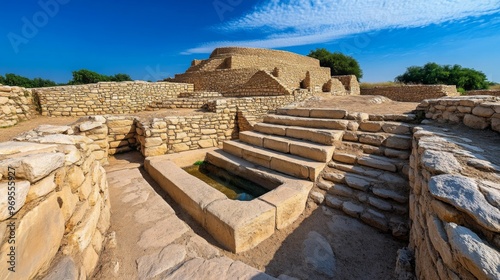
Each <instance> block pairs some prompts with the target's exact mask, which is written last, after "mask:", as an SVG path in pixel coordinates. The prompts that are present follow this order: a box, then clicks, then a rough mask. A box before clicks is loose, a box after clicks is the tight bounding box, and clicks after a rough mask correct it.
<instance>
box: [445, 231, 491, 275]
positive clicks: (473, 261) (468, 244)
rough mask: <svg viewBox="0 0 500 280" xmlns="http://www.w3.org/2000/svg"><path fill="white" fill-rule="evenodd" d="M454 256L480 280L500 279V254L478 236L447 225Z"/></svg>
mask: <svg viewBox="0 0 500 280" xmlns="http://www.w3.org/2000/svg"><path fill="white" fill-rule="evenodd" d="M446 232H447V234H448V238H449V242H450V246H451V248H452V250H453V255H454V257H455V259H456V260H458V262H460V263H461V264H462V265H463V266H464V267H465V268H467V270H469V271H470V272H471V273H472V274H474V276H475V277H477V278H478V279H500V269H499V268H500V254H499V253H498V251H497V250H495V249H494V248H492V247H490V246H489V245H487V244H486V243H485V242H484V241H482V240H481V238H479V236H478V235H477V234H475V233H474V232H472V231H471V230H469V229H468V228H465V227H461V226H458V225H456V224H453V223H451V224H447V225H446Z"/></svg>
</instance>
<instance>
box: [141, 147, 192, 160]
mask: <svg viewBox="0 0 500 280" xmlns="http://www.w3.org/2000/svg"><path fill="white" fill-rule="evenodd" d="M188 149H189V147H188ZM167 151H168V148H167V144H162V145H160V146H157V147H150V148H146V149H144V156H145V157H154V156H161V155H165V154H166V153H167Z"/></svg>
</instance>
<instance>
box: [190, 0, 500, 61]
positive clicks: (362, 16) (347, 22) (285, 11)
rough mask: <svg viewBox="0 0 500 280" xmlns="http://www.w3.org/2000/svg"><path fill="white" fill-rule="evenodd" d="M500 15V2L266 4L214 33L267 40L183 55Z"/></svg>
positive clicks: (209, 46)
mask: <svg viewBox="0 0 500 280" xmlns="http://www.w3.org/2000/svg"><path fill="white" fill-rule="evenodd" d="M499 11H500V0H476V1H472V0H436V1H429V0H414V1H405V0H285V1H280V0H271V1H268V2H267V3H263V4H261V5H260V6H257V7H255V8H254V9H253V11H251V12H250V13H248V14H246V15H244V16H243V17H241V18H239V19H236V20H233V21H229V22H227V23H225V24H222V25H220V26H218V27H217V30H219V31H221V32H237V31H249V30H254V31H257V32H258V33H259V34H268V35H262V37H263V38H262V39H257V40H248V41H231V42H211V43H206V44H204V45H202V46H199V47H197V48H193V49H189V50H187V51H186V53H208V52H211V51H212V50H213V49H214V48H215V47H218V46H225V45H226V46H227V45H231V46H247V47H264V48H279V47H290V46H299V45H307V44H313V43H324V42H328V41H331V40H334V39H337V38H340V37H344V36H348V35H353V34H358V33H362V32H369V31H375V30H382V29H394V28H414V27H424V26H428V25H431V24H440V23H444V22H449V21H454V20H461V19H465V18H468V17H474V16H482V15H487V14H492V13H496V12H499ZM269 34H271V35H269Z"/></svg>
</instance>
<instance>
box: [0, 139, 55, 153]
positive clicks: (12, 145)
mask: <svg viewBox="0 0 500 280" xmlns="http://www.w3.org/2000/svg"><path fill="white" fill-rule="evenodd" d="M56 148H57V145H44V144H36V143H28V142H17V141H9V142H2V143H0V156H7V155H13V154H17V153H28V152H54V151H55V150H56Z"/></svg>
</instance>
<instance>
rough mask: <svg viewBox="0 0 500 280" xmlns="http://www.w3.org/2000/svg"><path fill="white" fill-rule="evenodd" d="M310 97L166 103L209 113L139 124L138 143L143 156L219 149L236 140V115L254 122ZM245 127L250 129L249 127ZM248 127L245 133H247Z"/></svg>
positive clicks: (297, 94)
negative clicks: (226, 142) (202, 108)
mask: <svg viewBox="0 0 500 280" xmlns="http://www.w3.org/2000/svg"><path fill="white" fill-rule="evenodd" d="M310 96H311V92H309V91H296V92H294V94H293V95H285V96H269V97H246V98H227V99H217V100H207V102H205V100H203V102H200V103H197V102H199V101H196V100H193V99H178V100H177V101H175V102H178V103H177V104H172V105H167V104H169V102H165V103H164V105H165V106H176V108H185V107H186V106H197V105H196V104H198V105H199V104H201V103H203V105H202V106H203V107H205V108H206V109H207V111H208V112H207V113H201V114H197V115H193V116H183V117H178V116H172V117H165V118H155V119H153V120H151V121H142V120H138V121H137V122H136V126H137V143H138V145H139V144H140V147H141V148H140V150H141V152H142V154H143V155H144V156H158V155H164V154H167V153H169V154H170V153H178V152H183V151H188V150H197V149H204V148H210V147H218V146H220V145H221V144H222V142H223V141H225V140H230V139H235V138H238V132H239V127H238V122H239V121H238V120H240V119H241V120H242V121H243V119H242V118H238V120H237V112H243V113H242V114H243V115H244V117H246V118H248V119H250V120H252V121H257V120H260V119H262V118H263V117H264V115H265V114H267V113H270V112H274V111H275V110H276V109H277V108H280V107H283V106H286V105H288V104H290V103H293V102H296V101H302V100H305V99H306V98H309V97H310ZM189 108H193V107H189ZM240 115H241V114H240ZM248 125H250V126H251V124H250V123H248ZM248 125H247V126H245V130H248V129H249V127H248Z"/></svg>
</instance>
